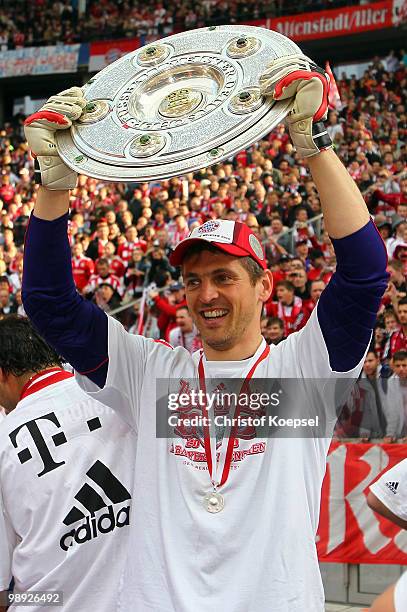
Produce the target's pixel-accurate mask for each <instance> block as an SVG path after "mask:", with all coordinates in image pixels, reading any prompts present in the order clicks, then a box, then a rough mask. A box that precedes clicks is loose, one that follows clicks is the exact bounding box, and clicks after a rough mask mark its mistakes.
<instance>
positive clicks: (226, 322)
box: [23, 53, 387, 612]
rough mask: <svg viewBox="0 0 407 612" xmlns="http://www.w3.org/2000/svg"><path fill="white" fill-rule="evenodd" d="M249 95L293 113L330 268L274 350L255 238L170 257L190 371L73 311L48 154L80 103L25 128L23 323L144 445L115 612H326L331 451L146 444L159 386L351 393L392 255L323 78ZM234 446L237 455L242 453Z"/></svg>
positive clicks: (182, 247)
mask: <svg viewBox="0 0 407 612" xmlns="http://www.w3.org/2000/svg"><path fill="white" fill-rule="evenodd" d="M258 86H259V89H260V91H261V95H262V96H263V97H264V98H266V99H271V100H286V101H287V102H291V105H290V108H291V110H290V112H289V114H288V116H287V125H288V129H289V132H290V136H291V139H292V142H293V144H294V146H295V147H296V149H297V152H298V153H299V155H300V156H301V157H304V158H307V160H308V163H309V168H310V171H311V173H312V177H313V180H314V182H315V184H316V186H317V189H318V193H319V196H320V199H321V203H322V207H323V212H324V219H325V227H326V229H327V230H328V232H329V234H330V236H331V238H332V241H333V244H334V248H335V251H336V256H337V261H338V265H337V271H336V273H335V274H334V275H333V277H332V280H331V281H330V283H329V284H328V286H327V288H326V289H325V291H324V292H323V293H322V295H321V298H320V300H319V302H318V306H317V308H315V310H314V312H313V313H312V315H311V317H310V319H309V321H308V323H307V324H306V326H305V327H304V328H303V329H302V330H301V331H300V332H298V333H295V334H292V335H291V336H290V337H289V338H288V339H287V340H285V341H283V342H281V343H280V344H278V345H276V346H272V347H269V346H268V345H266V343H265V341H264V339H263V338H262V336H261V333H260V318H261V312H262V308H263V305H264V303H265V302H266V301H267V300H268V299H269V297H270V294H271V292H272V275H271V272H270V271H269V270H267V262H266V260H265V256H264V252H263V250H262V247H261V244H260V243H259V241H258V239H257V237H256V236H255V235H254V234H253V232H251V230H250V229H249V228H248V227H247V226H246V225H244V224H241V223H239V222H234V221H225V220H222V219H219V220H213V221H210V222H207V223H206V224H204V225H203V226H200V227H198V228H195V229H194V230H193V232H192V233H191V235H190V236H189V237H188V238H187V239H185V240H183V241H182V242H181V243H180V244H179V245H178V246H177V247H176V249H175V251H174V253H173V255H172V263H173V265H179V266H181V270H182V275H183V280H184V283H185V287H186V300H187V304H188V309H189V312H190V313H191V316H192V317H193V320H194V323H195V325H196V327H197V328H198V330H199V332H200V335H201V338H202V344H203V350H202V351H199V352H197V353H195V354H194V355H192V356H191V355H189V353H188V352H187V351H186V350H185V349H184V348H183V347H177V348H175V349H172V347H171V346H169V345H167V344H166V343H161V342H160V341H153V340H151V339H146V338H143V337H141V336H133V335H130V334H128V333H127V332H126V331H125V330H124V328H123V327H122V326H121V325H120V324H119V323H118V322H117V321H116V320H114V319H113V318H111V317H109V316H107V315H106V313H105V312H103V311H102V310H100V309H98V308H97V307H96V306H95V305H93V304H92V303H90V302H87V301H86V300H84V299H83V298H82V297H81V296H80V295H79V294H78V293H77V292H76V290H75V285H74V283H73V280H72V272H71V263H70V248H69V243H68V239H67V223H68V209H69V189H72V188H74V187H75V184H76V178H77V177H76V172H75V171H74V170H72V168H71V167H69V166H68V165H66V163H65V162H64V160H63V159H61V156H60V155H59V150H58V148H57V140H56V134H57V132H59V131H61V130H67V129H68V128H70V127H71V125H72V122H76V121H78V120H79V119H80V117H81V115H82V113H83V112H84V109H86V105H87V101H86V100H85V98H84V96H83V92H82V90H81V89H79V88H75V87H74V88H71V89H69V90H67V91H64V92H62V93H61V94H59V95H57V96H52V97H51V98H50V99H49V100H48V102H47V103H46V104H45V106H44V107H43V108H42V109H41V110H40V111H38V112H37V113H35V114H34V115H32V116H31V117H29V118H28V119H27V120H26V124H25V133H26V137H27V140H28V143H29V145H30V148H31V150H32V153H33V155H34V156H35V158H36V162H35V165H36V177H37V179H38V181H39V182H40V184H41V187H40V188H39V191H38V197H37V202H36V204H35V208H34V212H33V215H32V217H31V221H30V225H29V229H28V231H27V236H26V245H25V261H24V280H23V300H24V308H25V310H26V312H27V314H28V316H29V317H30V318H31V320H32V322H33V324H34V325H35V327H36V328H37V329H38V330H39V331H40V333H41V334H42V335H43V336H44V338H46V340H47V341H48V342H49V343H50V344H51V345H52V346H53V347H54V348H55V349H56V350H57V351H58V352H59V354H61V355H63V357H64V358H65V359H66V361H68V362H69V363H71V364H72V365H73V367H74V368H75V371H76V373H77V374H76V375H77V380H78V382H79V384H80V385H81V386H82V387H83V389H85V390H86V391H87V392H88V393H89V394H90V395H91V396H92V397H94V398H96V399H100V401H102V402H103V403H105V404H107V405H109V406H110V407H111V408H112V409H114V410H116V411H117V412H118V413H119V414H121V416H122V417H123V418H124V419H125V420H126V421H128V422H129V423H130V424H131V425H132V426H133V427H134V430H135V431H136V434H137V458H136V463H135V485H134V491H133V493H132V496H133V500H134V504H133V513H132V516H131V518H130V532H131V538H130V541H129V546H128V562H127V564H126V572H125V576H124V579H123V589H122V592H121V593H120V594H118V607H117V609H118V610H121V611H122V612H147V610H150V611H152V612H192V610H199V611H200V612H209V611H210V610H213V609H221V610H223V611H224V612H263V611H264V610H267V611H270V612H304V611H310V612H322V611H323V609H324V594H323V588H322V582H321V577H320V572H319V568H318V559H317V554H316V548H315V536H316V530H317V526H318V517H319V503H320V491H321V485H322V480H323V477H324V473H325V462H326V455H327V452H328V448H329V443H330V440H329V438H327V437H320V438H312V437H308V438H306V437H304V438H298V437H297V438H285V439H283V438H281V439H277V438H273V439H272V440H267V441H266V442H265V444H264V445H263V446H262V451H261V452H259V453H258V454H253V455H252V456H247V457H246V458H245V460H244V461H241V462H240V463H239V464H237V463H234V459H233V452H232V451H233V445H234V442H235V441H236V439H237V437H236V432H235V431H234V430H233V429H232V430H231V431H230V432H229V434H228V436H227V437H225V438H224V439H223V440H222V441H221V444H220V446H219V447H218V448H216V440H215V444H213V440H212V436H211V435H210V434H209V433H206V434H205V438H204V440H203V442H202V446H203V449H202V450H204V451H205V452H204V453H201V461H200V463H198V462H195V460H194V459H192V460H190V461H186V460H185V458H184V457H185V455H182V456H181V455H177V453H176V452H175V451H174V449H175V447H176V444H175V440H173V441H172V440H167V439H158V438H157V437H156V435H155V432H156V423H155V402H156V377H158V376H159V377H160V378H168V379H180V380H181V379H185V378H190V379H195V380H198V381H199V388H200V389H205V385H206V381H207V380H209V379H213V378H216V377H218V378H219V377H229V378H241V380H242V388H241V392H243V391H244V390H245V389H246V388H247V385H248V381H249V380H250V379H251V378H256V377H259V378H264V379H275V378H296V379H299V380H302V379H306V378H321V379H331V378H332V379H342V380H344V379H349V385H351V383H352V380H353V379H355V378H357V376H358V375H359V372H360V370H361V368H362V364H363V360H364V357H365V354H366V351H367V349H368V346H369V343H370V340H371V336H372V328H373V326H374V323H375V318H376V313H377V310H378V307H379V304H380V300H381V296H382V294H383V292H384V291H385V288H386V284H387V273H386V253H385V248H384V245H383V243H382V240H381V238H380V236H379V234H378V232H377V231H376V228H375V226H374V224H373V223H372V221H371V220H370V217H369V213H368V211H367V208H366V206H365V203H364V200H363V198H362V196H361V194H360V193H359V191H358V188H357V187H356V185H355V183H354V182H353V180H352V179H351V177H350V176H349V175H348V173H347V171H346V169H345V168H344V167H343V166H342V164H341V162H340V161H339V159H338V158H337V156H336V154H335V153H334V151H333V150H332V148H331V141H330V138H329V136H328V134H327V132H326V130H325V127H324V123H323V121H324V119H325V118H326V115H327V104H328V102H327V98H328V89H329V83H328V80H327V77H326V75H325V73H324V71H323V70H321V69H320V68H318V67H317V66H316V65H315V64H314V63H313V62H312V61H311V60H309V59H308V58H307V57H305V56H304V55H302V54H301V53H291V54H289V55H283V56H281V57H278V58H277V59H274V60H273V61H271V62H270V63H269V65H268V66H265V67H264V70H263V73H262V74H261V76H260V78H259V84H258ZM180 87H182V84H181V85H180ZM196 138H197V139H199V133H197V134H196ZM300 401H301V400H300V399H299V402H300ZM328 410H333V409H332V407H329V408H328V407H327V411H328ZM331 416H332V419H333V418H334V412H332V414H331ZM184 442H185V441H184ZM238 442H239V444H240V446H239V448H241V449H243V450H244V449H245V448H249V446H248V445H249V444H251V442H250V441H249V440H241V439H240V440H239V441H238ZM118 452H120V449H119V448H118ZM202 457H203V459H202ZM55 520H57V517H55Z"/></svg>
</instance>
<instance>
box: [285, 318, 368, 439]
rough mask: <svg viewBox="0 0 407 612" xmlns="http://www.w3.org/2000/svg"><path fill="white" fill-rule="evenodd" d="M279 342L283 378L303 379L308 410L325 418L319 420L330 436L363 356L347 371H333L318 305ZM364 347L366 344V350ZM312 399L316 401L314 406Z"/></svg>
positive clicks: (353, 382) (303, 390)
mask: <svg viewBox="0 0 407 612" xmlns="http://www.w3.org/2000/svg"><path fill="white" fill-rule="evenodd" d="M282 345H283V350H282V356H281V357H282V362H283V367H282V370H281V376H282V378H283V379H289V378H293V379H297V380H301V381H302V383H301V384H302V385H303V387H304V388H303V389H302V390H301V392H302V393H305V394H306V396H307V397H308V398H309V402H308V406H309V409H312V411H314V412H315V414H318V415H320V416H321V417H322V418H323V419H324V420H323V421H322V422H325V420H326V422H327V423H328V424H329V426H328V428H327V429H326V436H327V437H330V436H331V435H332V427H333V424H334V423H335V421H336V420H337V416H338V414H339V413H340V411H341V409H342V408H343V406H344V405H345V403H346V401H347V400H348V398H349V395H350V393H351V391H352V388H353V386H354V385H355V383H356V380H357V378H358V376H359V374H360V371H361V369H362V365H363V362H364V357H365V356H363V357H362V359H361V360H360V362H359V364H358V365H357V366H356V367H355V368H353V369H352V370H349V371H348V372H335V371H334V370H332V369H331V366H330V363H329V354H328V349H327V347H326V344H325V340H324V337H323V335H322V331H321V327H320V325H319V321H318V317H317V308H314V310H313V311H312V313H311V316H310V318H309V320H308V321H307V323H306V325H305V326H304V327H303V328H302V329H301V330H300V331H299V332H296V333H293V334H291V335H290V336H288V338H287V340H285V341H284V343H282ZM367 350H368V347H366V352H367ZM298 392H300V391H298ZM312 402H314V404H315V405H314V408H313V407H312V405H311V404H312ZM314 412H311V414H314ZM321 431H322V430H321Z"/></svg>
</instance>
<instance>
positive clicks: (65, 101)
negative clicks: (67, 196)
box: [24, 87, 86, 190]
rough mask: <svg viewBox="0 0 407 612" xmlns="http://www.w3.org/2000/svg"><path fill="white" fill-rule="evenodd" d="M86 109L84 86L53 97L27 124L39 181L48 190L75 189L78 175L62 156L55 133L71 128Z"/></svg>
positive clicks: (26, 132)
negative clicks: (60, 155) (59, 153)
mask: <svg viewBox="0 0 407 612" xmlns="http://www.w3.org/2000/svg"><path fill="white" fill-rule="evenodd" d="M85 106H86V100H85V98H84V97H83V92H82V89H81V88H80V87H71V88H70V89H66V90H65V91H62V92H61V93H59V94H57V95H56V96H51V97H50V98H49V100H47V102H46V104H44V106H43V107H42V108H40V110H39V111H38V112H36V113H34V114H33V115H30V117H27V119H26V120H25V122H24V132H25V137H26V138H27V142H28V145H29V147H30V149H31V152H32V155H33V157H34V158H35V180H36V182H37V183H40V184H41V185H43V186H44V187H46V188H47V189H51V190H63V189H74V188H75V187H76V181H77V178H78V175H77V173H76V172H75V171H74V170H71V168H68V166H67V165H66V164H64V162H63V161H62V159H61V158H60V157H59V155H58V151H57V147H56V142H55V132H56V131H57V130H66V129H68V128H70V127H71V125H72V121H76V119H79V117H80V116H81V114H82V111H83V109H84V108H85Z"/></svg>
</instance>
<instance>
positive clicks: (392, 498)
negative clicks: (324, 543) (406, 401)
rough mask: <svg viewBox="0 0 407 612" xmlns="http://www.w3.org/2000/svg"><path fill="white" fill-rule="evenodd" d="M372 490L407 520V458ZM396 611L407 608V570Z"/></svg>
mask: <svg viewBox="0 0 407 612" xmlns="http://www.w3.org/2000/svg"><path fill="white" fill-rule="evenodd" d="M370 490H371V491H372V493H374V494H375V495H376V497H377V498H378V499H379V500H380V501H381V502H382V503H383V504H384V505H385V506H386V507H387V508H388V509H389V510H390V512H393V514H395V515H396V516H399V517H400V518H401V519H402V520H403V521H407V459H403V461H400V462H399V463H397V464H396V465H395V466H393V467H392V468H390V470H387V472H385V473H384V474H382V476H380V478H379V480H376V482H375V483H373V484H372V485H370ZM394 605H395V608H396V612H405V611H406V610H407V572H404V574H403V575H402V576H401V577H400V578H399V580H398V581H397V583H396V588H395V591H394Z"/></svg>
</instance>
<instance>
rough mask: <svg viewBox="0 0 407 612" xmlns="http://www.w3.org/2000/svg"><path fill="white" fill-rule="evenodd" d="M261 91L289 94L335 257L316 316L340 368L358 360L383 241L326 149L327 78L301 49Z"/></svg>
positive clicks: (370, 321)
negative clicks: (329, 279)
mask: <svg viewBox="0 0 407 612" xmlns="http://www.w3.org/2000/svg"><path fill="white" fill-rule="evenodd" d="M260 87H261V90H262V93H263V94H264V95H267V96H272V97H273V98H274V99H275V100H281V99H288V98H291V99H293V106H292V111H291V112H290V114H289V115H288V117H287V124H288V128H289V131H290V136H291V139H292V141H293V144H294V146H295V147H296V149H297V152H298V153H299V155H300V156H301V157H303V158H307V161H308V163H309V167H310V170H311V173H312V177H313V179H314V182H315V184H316V187H317V190H318V193H319V196H320V199H321V205H322V211H323V214H324V223H325V227H326V229H327V230H328V233H329V235H330V236H331V239H332V242H333V246H334V249H335V253H336V257H337V269H336V272H335V274H334V275H333V277H332V279H331V281H330V282H329V284H328V286H327V288H326V289H325V290H324V292H323V293H322V295H321V298H320V300H319V302H318V307H317V316H318V321H319V324H320V327H321V331H322V334H323V336H324V340H325V344H326V347H327V350H328V353H329V361H330V366H331V368H332V370H334V371H337V372H347V371H349V370H352V369H353V368H355V367H356V366H357V364H358V363H359V362H360V360H361V359H362V357H363V355H364V353H365V351H366V348H367V346H368V344H369V342H370V339H371V336H372V329H373V327H374V325H375V322H376V316H377V311H378V309H379V305H380V300H381V297H382V295H383V293H384V291H385V289H386V286H387V278H388V275H387V272H386V266H387V255H386V249H385V247H384V244H383V241H382V239H381V237H380V235H379V233H378V231H377V229H376V226H375V225H374V223H373V222H372V221H371V220H370V216H369V213H368V210H367V207H366V204H365V202H364V200H363V198H362V195H361V193H360V192H359V189H358V187H357V186H356V184H355V182H354V181H353V179H352V178H351V177H350V175H349V173H348V172H347V170H346V169H345V168H344V166H343V165H342V163H341V161H340V160H339V158H338V157H337V156H336V154H335V153H334V151H333V150H332V149H331V147H332V142H331V139H330V137H329V135H328V133H327V130H326V128H325V125H324V123H323V120H324V119H326V115H327V110H328V92H329V81H328V78H327V75H326V74H325V72H324V71H323V70H322V69H321V68H319V67H318V66H316V65H315V64H314V63H313V62H312V61H311V60H309V58H307V57H305V56H304V55H301V54H298V55H291V56H286V57H281V58H279V59H277V60H274V61H272V62H271V63H270V65H269V66H268V68H267V70H266V71H265V72H264V73H263V74H262V75H261V77H260Z"/></svg>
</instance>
